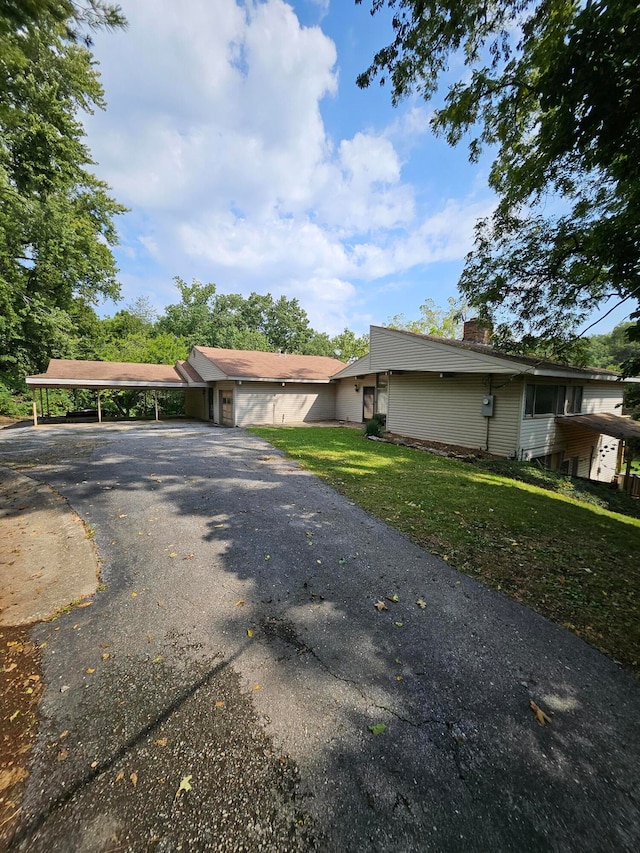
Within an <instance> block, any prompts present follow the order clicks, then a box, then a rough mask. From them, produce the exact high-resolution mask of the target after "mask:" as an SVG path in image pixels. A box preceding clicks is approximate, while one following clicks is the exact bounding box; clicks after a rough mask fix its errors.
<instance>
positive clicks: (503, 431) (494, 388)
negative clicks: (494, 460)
mask: <svg viewBox="0 0 640 853" xmlns="http://www.w3.org/2000/svg"><path fill="white" fill-rule="evenodd" d="M487 393H489V386H488V383H487V382H485V383H484V384H483V385H482V390H481V391H480V399H478V398H476V400H475V405H477V406H478V408H479V407H480V401H481V399H482V397H483V396H484V395H485V394H487ZM491 393H492V394H493V395H494V398H495V402H494V408H493V412H494V414H493V417H491V418H488V420H489V447H488V450H489V453H495V454H496V456H511V455H512V454H516V453H517V450H518V433H519V426H520V412H521V411H522V383H521V382H519V381H518V380H512V381H509V378H508V377H506V376H504V375H503V376H499V377H498V378H497V379H496V378H495V377H493V379H492V382H491ZM483 420H486V419H484V418H483Z"/></svg>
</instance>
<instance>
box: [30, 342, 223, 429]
mask: <svg viewBox="0 0 640 853" xmlns="http://www.w3.org/2000/svg"><path fill="white" fill-rule="evenodd" d="M26 382H27V385H29V386H30V387H31V388H32V389H33V425H34V426H37V425H38V417H41V418H42V417H44V412H45V403H46V410H47V412H49V389H50V388H62V389H65V390H72V389H74V388H79V389H83V390H92V391H95V392H96V404H97V420H98V423H102V405H101V399H100V395H101V392H102V391H106V390H123V389H128V390H132V391H148V392H151V393H152V395H153V403H154V412H155V420H156V421H157V420H158V419H159V413H158V391H188V390H189V389H192V388H207V387H208V383H207V382H205V381H204V380H203V379H202V377H201V376H200V375H199V374H198V373H197V372H196V370H195V369H194V368H193V367H192V365H190V364H188V363H187V362H185V361H178V362H176V364H175V365H174V366H172V365H169V364H138V363H128V362H113V361H75V360H72V359H61V358H56V359H51V361H50V362H49V366H48V368H47V371H46V373H38V374H35V375H34V376H27V377H26ZM38 399H39V402H40V413H38Z"/></svg>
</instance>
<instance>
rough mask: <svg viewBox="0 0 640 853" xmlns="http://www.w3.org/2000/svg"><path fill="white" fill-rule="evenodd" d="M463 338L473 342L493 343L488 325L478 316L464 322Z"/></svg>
mask: <svg viewBox="0 0 640 853" xmlns="http://www.w3.org/2000/svg"><path fill="white" fill-rule="evenodd" d="M462 340H463V341H469V343H471V344H485V345H486V346H488V345H489V344H490V343H491V332H490V331H489V328H488V326H485V325H484V323H482V322H481V321H480V320H478V318H477V317H473V319H471V320H467V321H466V322H465V324H464V331H463V333H462Z"/></svg>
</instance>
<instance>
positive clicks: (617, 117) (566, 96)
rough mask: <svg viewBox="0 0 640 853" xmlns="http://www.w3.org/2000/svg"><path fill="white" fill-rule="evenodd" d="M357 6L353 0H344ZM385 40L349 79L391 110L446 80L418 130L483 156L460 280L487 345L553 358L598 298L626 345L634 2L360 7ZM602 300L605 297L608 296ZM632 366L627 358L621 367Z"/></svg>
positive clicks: (637, 12)
mask: <svg viewBox="0 0 640 853" xmlns="http://www.w3.org/2000/svg"><path fill="white" fill-rule="evenodd" d="M356 2H357V3H360V2H362V0H356ZM384 7H388V8H389V9H391V10H392V29H393V40H392V41H391V42H390V44H389V45H387V46H386V47H384V48H382V49H381V50H380V51H378V53H376V55H375V56H374V58H373V62H372V63H371V65H370V66H369V68H368V69H367V70H366V71H364V72H363V73H362V74H361V75H360V76H359V77H358V80H357V82H358V85H360V86H361V87H366V86H368V85H370V84H371V82H372V81H373V80H374V79H375V78H376V77H379V78H380V82H381V83H386V82H387V80H388V81H389V82H390V85H391V97H392V100H393V102H394V103H397V102H398V101H399V100H400V99H401V98H403V97H405V96H406V95H408V94H409V93H410V92H412V91H417V92H418V93H419V94H420V95H422V96H423V97H425V98H426V99H427V100H429V99H431V98H433V96H434V95H435V94H436V93H437V92H438V89H439V87H440V86H441V85H443V84H446V78H447V75H448V74H449V73H450V71H451V68H452V65H453V62H452V60H454V58H455V59H456V60H458V59H461V60H462V61H463V63H464V66H465V68H464V71H463V73H462V74H461V75H460V79H458V80H456V81H454V82H453V83H450V84H448V88H447V92H446V97H445V100H444V103H443V105H442V106H441V107H440V108H438V109H436V110H435V111H434V114H433V119H432V127H433V129H434V130H435V131H436V132H437V133H441V134H444V135H445V137H446V139H447V140H448V142H449V143H450V144H452V145H455V144H457V143H459V142H460V141H461V139H462V138H463V137H464V136H465V135H468V137H469V153H470V158H471V159H472V160H477V158H478V157H479V155H480V152H481V150H482V149H483V147H484V146H489V147H490V149H491V150H492V151H494V152H495V159H494V162H493V166H492V169H491V173H490V179H489V181H490V185H491V186H492V187H493V189H494V190H495V191H496V193H497V195H498V204H497V207H496V209H495V212H494V214H493V215H492V216H491V217H489V218H487V219H484V220H482V221H480V222H479V223H478V224H477V228H476V240H475V248H474V250H473V251H472V252H471V253H470V255H469V256H468V257H467V262H466V266H465V269H464V272H463V274H462V277H461V281H460V288H461V291H462V293H463V295H464V297H465V298H466V299H467V300H468V301H469V302H470V304H471V305H472V306H474V307H476V308H479V309H480V311H481V315H482V316H483V317H484V318H485V319H489V320H491V321H492V322H493V325H494V338H495V340H496V342H497V343H498V344H499V345H500V344H501V345H503V346H506V347H512V348H518V347H522V348H523V349H525V350H527V349H531V347H532V346H535V345H536V344H537V343H539V342H540V341H543V342H544V343H545V344H546V345H547V348H550V349H551V350H554V349H555V350H558V351H562V349H563V348H564V347H565V345H566V342H567V340H569V339H571V338H572V337H573V336H575V334H576V329H577V328H578V326H579V324H581V323H583V322H584V320H585V318H586V317H587V316H588V315H589V314H590V312H592V311H593V310H594V309H596V308H598V307H599V306H603V305H607V309H609V306H610V305H614V306H615V305H620V304H625V305H626V306H628V307H629V311H630V316H631V317H632V319H633V320H635V321H637V322H636V323H635V325H634V326H633V328H632V329H630V333H631V335H632V336H635V337H636V339H639V340H640V53H639V51H638V44H640V6H638V4H637V3H636V2H633V0H589V2H586V3H584V2H579V0H495V2H493V3H490V4H487V3H486V2H485V0H453V2H447V3H442V2H438V0H372V2H371V12H372V14H375V13H377V12H380V11H381V10H382V9H383V8H384ZM608 300H610V301H608ZM626 369H627V370H634V371H638V370H640V362H635V363H627V365H626Z"/></svg>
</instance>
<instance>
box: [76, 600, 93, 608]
mask: <svg viewBox="0 0 640 853" xmlns="http://www.w3.org/2000/svg"><path fill="white" fill-rule="evenodd" d="M92 604H93V601H83V602H82V604H78V607H91V605H92Z"/></svg>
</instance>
